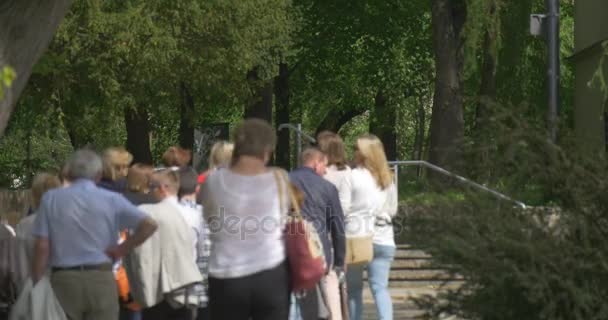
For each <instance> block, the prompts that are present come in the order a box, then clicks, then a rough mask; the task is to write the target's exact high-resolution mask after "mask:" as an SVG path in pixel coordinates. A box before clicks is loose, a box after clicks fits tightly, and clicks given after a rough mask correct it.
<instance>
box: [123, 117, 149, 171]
mask: <svg viewBox="0 0 608 320" xmlns="http://www.w3.org/2000/svg"><path fill="white" fill-rule="evenodd" d="M125 125H126V127H127V150H129V152H131V154H133V163H144V164H149V165H153V164H154V162H153V161H152V152H151V151H150V123H149V121H148V112H147V111H146V110H145V109H144V108H141V107H138V108H125Z"/></svg>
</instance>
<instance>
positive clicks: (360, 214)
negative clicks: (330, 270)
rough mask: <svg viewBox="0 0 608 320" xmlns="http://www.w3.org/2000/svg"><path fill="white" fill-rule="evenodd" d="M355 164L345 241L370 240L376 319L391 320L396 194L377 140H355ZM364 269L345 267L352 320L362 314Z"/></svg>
mask: <svg viewBox="0 0 608 320" xmlns="http://www.w3.org/2000/svg"><path fill="white" fill-rule="evenodd" d="M355 163H356V167H355V168H354V169H353V170H352V174H351V187H352V192H351V202H350V214H349V215H348V217H346V218H345V221H346V226H345V227H346V234H347V237H371V239H372V243H373V258H372V261H371V262H370V263H369V264H368V265H367V268H368V271H367V272H368V280H369V284H370V288H371V290H372V294H373V295H374V300H375V301H376V308H377V311H378V319H380V320H387V319H393V306H392V301H391V297H390V294H389V291H388V279H389V273H390V268H391V263H392V261H393V258H394V256H395V240H394V235H393V227H392V218H393V217H394V216H395V214H396V213H397V190H396V187H395V184H394V182H393V177H392V174H391V172H390V169H389V167H388V162H387V160H386V155H385V153H384V146H383V145H382V142H381V141H380V139H378V137H376V136H374V135H371V134H370V135H364V136H361V137H359V138H358V139H357V142H356V144H355ZM364 268H365V265H353V266H348V267H347V283H348V295H349V309H350V310H349V311H350V316H351V319H353V320H360V319H361V317H362V314H363V301H362V291H363V270H364Z"/></svg>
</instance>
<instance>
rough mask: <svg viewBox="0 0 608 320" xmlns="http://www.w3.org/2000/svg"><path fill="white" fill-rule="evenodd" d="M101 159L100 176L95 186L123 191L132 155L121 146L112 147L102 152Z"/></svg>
mask: <svg viewBox="0 0 608 320" xmlns="http://www.w3.org/2000/svg"><path fill="white" fill-rule="evenodd" d="M102 161H103V171H102V177H101V181H99V183H98V184H97V186H98V187H100V188H104V189H106V190H110V191H114V192H124V191H125V189H126V187H127V180H126V177H127V173H128V172H129V166H130V165H131V162H132V161H133V155H131V153H129V151H127V150H126V149H125V148H123V147H112V148H108V149H106V150H105V151H104V152H103V157H102Z"/></svg>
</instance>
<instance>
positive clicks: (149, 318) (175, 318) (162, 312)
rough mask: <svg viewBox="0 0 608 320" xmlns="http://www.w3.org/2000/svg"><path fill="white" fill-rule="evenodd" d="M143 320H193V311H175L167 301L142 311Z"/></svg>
mask: <svg viewBox="0 0 608 320" xmlns="http://www.w3.org/2000/svg"><path fill="white" fill-rule="evenodd" d="M141 314H142V320H192V311H190V310H189V309H187V308H184V307H182V308H179V309H174V308H173V307H171V305H169V304H168V303H167V302H166V301H163V302H161V303H159V304H157V305H155V306H153V307H150V308H145V309H143V310H142V311H141Z"/></svg>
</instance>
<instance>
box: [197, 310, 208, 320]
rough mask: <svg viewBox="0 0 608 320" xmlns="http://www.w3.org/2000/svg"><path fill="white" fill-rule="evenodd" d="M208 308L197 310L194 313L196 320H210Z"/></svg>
mask: <svg viewBox="0 0 608 320" xmlns="http://www.w3.org/2000/svg"><path fill="white" fill-rule="evenodd" d="M210 319H211V315H210V314H209V308H198V309H197V311H196V320H210Z"/></svg>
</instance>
